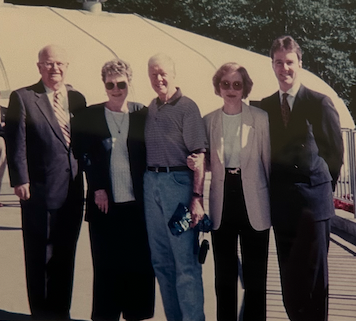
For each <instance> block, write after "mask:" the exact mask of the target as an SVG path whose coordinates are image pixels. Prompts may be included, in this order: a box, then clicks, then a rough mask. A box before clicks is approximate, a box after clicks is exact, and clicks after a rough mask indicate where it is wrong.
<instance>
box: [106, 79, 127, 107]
mask: <svg viewBox="0 0 356 321" xmlns="http://www.w3.org/2000/svg"><path fill="white" fill-rule="evenodd" d="M121 82H125V83H126V87H125V88H124V89H120V88H118V86H117V83H121ZM108 83H113V84H114V85H115V86H114V87H113V88H112V89H106V88H105V90H106V94H107V95H108V98H109V102H110V103H111V104H113V105H116V106H122V104H123V103H124V101H125V99H126V97H127V94H128V80H127V77H126V76H123V75H107V76H106V78H105V84H108ZM119 85H120V84H119Z"/></svg>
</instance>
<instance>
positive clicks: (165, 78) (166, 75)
mask: <svg viewBox="0 0 356 321" xmlns="http://www.w3.org/2000/svg"><path fill="white" fill-rule="evenodd" d="M148 76H149V77H150V81H151V86H152V88H153V90H154V91H155V92H156V93H157V94H158V97H159V99H160V100H161V101H167V100H169V99H170V98H171V97H172V96H173V95H174V93H175V92H176V87H175V72H174V66H173V65H172V64H171V63H170V62H169V61H165V60H157V61H155V62H153V63H151V64H150V65H149V66H148Z"/></svg>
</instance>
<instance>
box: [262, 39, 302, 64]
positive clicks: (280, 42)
mask: <svg viewBox="0 0 356 321" xmlns="http://www.w3.org/2000/svg"><path fill="white" fill-rule="evenodd" d="M279 50H290V51H292V52H295V53H296V54H297V57H298V60H299V61H301V60H302V49H300V47H299V45H298V43H297V42H296V41H295V40H294V39H293V38H292V37H291V36H281V37H279V38H277V39H275V40H274V41H273V43H272V47H271V50H270V51H269V54H270V57H271V58H272V60H273V57H274V53H275V52H276V51H279Z"/></svg>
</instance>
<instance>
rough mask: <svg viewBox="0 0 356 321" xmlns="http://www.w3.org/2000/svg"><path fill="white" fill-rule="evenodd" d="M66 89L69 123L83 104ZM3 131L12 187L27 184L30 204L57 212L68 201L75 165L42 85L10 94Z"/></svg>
mask: <svg viewBox="0 0 356 321" xmlns="http://www.w3.org/2000/svg"><path fill="white" fill-rule="evenodd" d="M66 88H67V91H68V103H69V111H70V113H71V123H72V120H73V118H74V117H75V115H76V114H77V111H78V110H80V109H82V108H85V106H86V102H85V98H84V96H83V95H82V94H80V93H79V92H77V91H75V90H74V89H73V88H72V87H71V86H70V85H66ZM5 131H6V143H7V144H6V146H7V157H8V167H9V174H10V182H11V186H13V187H14V186H17V185H21V184H25V183H30V193H31V199H32V200H34V201H36V203H37V201H38V203H37V204H44V205H45V207H46V208H47V209H58V208H60V207H61V206H62V205H63V203H64V201H65V200H66V198H67V195H68V186H69V181H70V180H73V179H74V178H75V177H76V176H77V174H78V164H77V160H76V159H75V158H74V156H73V153H72V150H71V148H69V147H67V145H66V142H65V140H64V137H63V134H62V132H61V129H60V127H59V124H58V121H57V119H56V116H55V114H54V111H53V108H52V106H51V104H50V102H49V100H48V97H47V94H46V90H45V87H44V85H43V83H42V81H39V82H38V83H37V84H35V85H32V86H29V87H25V88H21V89H18V90H16V91H14V92H12V93H11V96H10V102H9V108H8V112H7V115H6V126H5ZM78 190H79V189H78Z"/></svg>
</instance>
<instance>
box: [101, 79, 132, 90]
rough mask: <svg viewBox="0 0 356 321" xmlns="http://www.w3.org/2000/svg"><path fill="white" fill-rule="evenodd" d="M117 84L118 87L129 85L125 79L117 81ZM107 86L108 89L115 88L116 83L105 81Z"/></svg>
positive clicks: (123, 87) (122, 87)
mask: <svg viewBox="0 0 356 321" xmlns="http://www.w3.org/2000/svg"><path fill="white" fill-rule="evenodd" d="M116 86H117V88H118V89H125V88H126V87H127V84H126V82H125V81H119V82H117V83H116ZM105 88H106V89H107V90H113V89H114V88H115V83H113V82H111V81H109V82H106V83H105Z"/></svg>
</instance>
